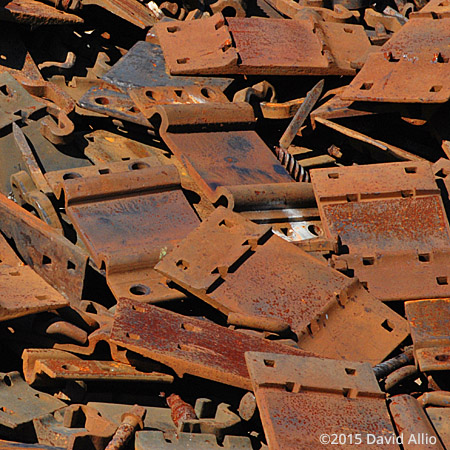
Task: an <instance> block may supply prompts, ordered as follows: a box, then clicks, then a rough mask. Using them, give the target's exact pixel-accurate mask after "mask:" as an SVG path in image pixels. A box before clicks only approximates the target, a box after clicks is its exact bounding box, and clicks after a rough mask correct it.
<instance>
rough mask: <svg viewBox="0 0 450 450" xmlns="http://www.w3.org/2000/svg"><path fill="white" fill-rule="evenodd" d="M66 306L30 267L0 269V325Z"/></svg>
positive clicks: (63, 299)
mask: <svg viewBox="0 0 450 450" xmlns="http://www.w3.org/2000/svg"><path fill="white" fill-rule="evenodd" d="M67 304H68V301H67V300H66V299H65V298H64V297H63V296H62V295H61V294H60V293H59V292H58V291H57V290H56V289H54V288H52V287H51V286H50V285H49V284H48V283H46V282H45V281H44V280H43V279H42V278H41V277H40V276H39V275H38V274H37V273H36V272H34V271H33V269H31V268H30V267H28V266H23V265H22V266H15V267H14V266H13V267H11V266H7V265H5V264H2V265H0V321H4V320H9V319H14V318H16V317H23V316H26V315H29V314H35V313H38V312H42V311H50V310H54V309H58V308H62V307H64V306H67Z"/></svg>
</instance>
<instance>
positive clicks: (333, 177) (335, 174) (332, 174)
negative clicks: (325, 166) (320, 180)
mask: <svg viewBox="0 0 450 450" xmlns="http://www.w3.org/2000/svg"><path fill="white" fill-rule="evenodd" d="M328 178H332V179H333V180H335V179H337V178H339V174H338V173H329V174H328Z"/></svg>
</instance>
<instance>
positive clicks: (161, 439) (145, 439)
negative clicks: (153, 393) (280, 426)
mask: <svg viewBox="0 0 450 450" xmlns="http://www.w3.org/2000/svg"><path fill="white" fill-rule="evenodd" d="M221 448H223V449H226V450H251V449H252V448H253V447H252V444H251V441H250V439H249V438H248V437H244V436H225V439H224V440H223V442H222V443H221V445H219V444H218V443H217V439H216V436H214V435H213V434H191V433H178V434H177V436H176V437H174V438H173V440H171V439H168V438H167V436H165V435H164V433H162V432H161V431H138V432H137V433H136V443H135V449H136V450H148V449H152V450H185V449H192V450H215V449H221Z"/></svg>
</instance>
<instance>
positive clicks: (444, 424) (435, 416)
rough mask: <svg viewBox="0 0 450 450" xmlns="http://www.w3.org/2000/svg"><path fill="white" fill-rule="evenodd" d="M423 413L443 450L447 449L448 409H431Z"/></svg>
mask: <svg viewBox="0 0 450 450" xmlns="http://www.w3.org/2000/svg"><path fill="white" fill-rule="evenodd" d="M425 411H426V413H427V416H428V417H429V419H430V420H431V423H432V424H433V427H434V429H435V430H436V432H437V433H438V435H439V437H440V439H441V442H442V444H443V445H444V447H445V448H448V447H449V446H450V426H449V423H450V409H449V408H434V407H431V408H427V409H426V410H425Z"/></svg>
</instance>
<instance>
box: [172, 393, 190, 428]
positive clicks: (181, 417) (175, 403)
mask: <svg viewBox="0 0 450 450" xmlns="http://www.w3.org/2000/svg"><path fill="white" fill-rule="evenodd" d="M166 401H167V404H168V405H169V407H170V409H171V410H172V420H173V423H174V424H175V425H176V426H177V427H178V424H179V423H181V422H183V421H185V420H191V419H197V414H195V411H194V408H193V407H192V406H191V405H190V404H189V403H186V402H185V401H183V400H181V397H180V396H179V395H176V394H172V395H170V396H169V397H167V399H166Z"/></svg>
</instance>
